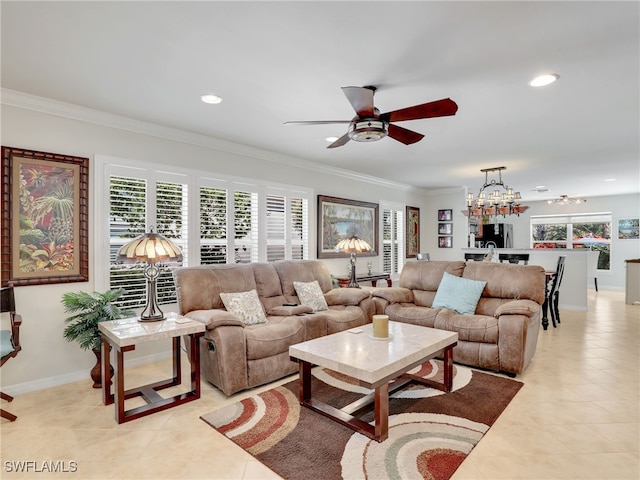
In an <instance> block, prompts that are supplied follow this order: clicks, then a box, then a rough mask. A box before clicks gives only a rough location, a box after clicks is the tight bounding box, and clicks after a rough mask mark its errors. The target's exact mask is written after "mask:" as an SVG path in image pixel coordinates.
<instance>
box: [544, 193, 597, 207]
mask: <svg viewBox="0 0 640 480" xmlns="http://www.w3.org/2000/svg"><path fill="white" fill-rule="evenodd" d="M586 201H587V199H586V198H570V197H569V195H560V198H553V199H551V200H547V203H548V204H549V205H551V204H552V203H555V204H558V205H569V204H571V203H575V204H576V205H580V204H581V203H586Z"/></svg>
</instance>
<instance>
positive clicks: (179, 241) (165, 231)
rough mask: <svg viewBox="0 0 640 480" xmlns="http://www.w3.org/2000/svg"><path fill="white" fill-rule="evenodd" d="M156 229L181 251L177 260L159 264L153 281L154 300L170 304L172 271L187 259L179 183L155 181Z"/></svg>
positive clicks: (184, 197) (183, 188)
mask: <svg viewBox="0 0 640 480" xmlns="http://www.w3.org/2000/svg"><path fill="white" fill-rule="evenodd" d="M155 212H156V222H155V223H156V231H157V232H158V233H160V234H162V235H164V236H165V237H167V238H168V239H169V240H171V241H172V242H173V243H175V244H176V245H177V246H178V247H180V249H181V250H182V257H183V260H182V262H181V263H176V262H172V263H166V264H165V263H159V264H157V266H158V267H159V269H160V275H159V277H158V281H157V295H158V303H159V304H160V305H163V304H168V303H174V302H175V301H176V300H177V299H176V287H175V283H174V281H173V270H174V269H176V268H177V267H179V266H181V265H188V261H189V250H188V248H189V237H188V232H189V228H188V227H189V223H188V219H189V215H188V213H189V191H188V186H187V185H186V184H183V183H174V182H168V181H158V182H157V184H156V205H155Z"/></svg>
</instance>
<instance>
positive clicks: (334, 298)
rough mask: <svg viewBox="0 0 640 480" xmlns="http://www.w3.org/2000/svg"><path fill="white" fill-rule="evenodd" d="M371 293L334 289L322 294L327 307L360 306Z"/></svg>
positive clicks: (358, 290) (353, 289)
mask: <svg viewBox="0 0 640 480" xmlns="http://www.w3.org/2000/svg"><path fill="white" fill-rule="evenodd" d="M370 296H371V293H370V292H369V291H368V290H362V289H360V288H334V289H333V290H329V291H328V292H327V293H325V294H324V298H325V300H326V301H327V305H329V306H331V305H360V302H362V301H363V300H365V299H367V298H369V297H370Z"/></svg>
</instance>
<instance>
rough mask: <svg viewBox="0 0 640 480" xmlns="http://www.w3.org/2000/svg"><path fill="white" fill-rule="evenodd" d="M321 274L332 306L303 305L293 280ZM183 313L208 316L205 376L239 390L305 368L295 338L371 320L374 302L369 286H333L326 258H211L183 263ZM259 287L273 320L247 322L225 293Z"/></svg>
mask: <svg viewBox="0 0 640 480" xmlns="http://www.w3.org/2000/svg"><path fill="white" fill-rule="evenodd" d="M314 280H317V281H318V283H319V285H320V288H321V290H322V292H323V293H324V298H325V300H326V302H327V304H328V310H324V311H319V312H316V313H301V311H302V310H305V309H304V308H301V307H300V306H298V307H292V306H284V305H283V304H285V303H300V302H299V300H298V297H297V295H296V291H295V289H294V286H293V282H294V281H296V282H312V281H314ZM175 281H176V287H177V295H178V305H179V310H180V314H181V315H185V316H187V317H190V318H193V319H195V320H198V321H201V322H202V323H204V324H205V325H206V326H207V331H206V333H205V335H204V337H202V339H201V344H200V346H201V353H200V365H201V370H202V376H203V377H204V378H205V379H206V380H208V381H209V382H211V383H212V384H214V385H215V386H216V387H218V388H219V389H220V390H222V391H223V392H224V393H225V394H227V395H231V394H233V393H235V392H238V391H240V390H244V389H246V388H251V387H255V386H258V385H262V384H265V383H268V382H271V381H273V380H276V379H278V378H281V377H284V376H286V375H289V374H291V373H294V372H295V371H296V370H297V364H296V363H294V362H292V361H291V360H290V358H289V346H290V345H293V344H296V343H300V342H303V341H305V340H310V339H312V338H317V337H320V336H323V335H328V334H331V333H336V332H340V331H342V330H347V329H350V328H353V327H357V326H361V325H364V324H365V323H369V322H371V317H372V315H373V311H374V306H373V300H372V299H371V297H370V293H369V291H368V290H360V289H355V288H333V287H332V281H331V274H330V273H329V270H328V268H327V267H326V265H325V264H324V263H322V262H320V261H318V260H297V261H296V260H291V261H287V260H283V261H277V262H273V263H250V264H235V265H209V266H198V267H185V268H180V269H177V270H176V272H175ZM253 289H255V290H256V291H257V293H258V298H259V300H260V303H261V304H262V307H263V308H264V310H265V312H266V318H267V323H260V324H256V325H245V324H244V323H243V322H242V321H241V320H240V319H239V318H238V317H236V316H235V315H233V314H231V313H230V312H227V311H226V309H225V307H224V304H223V302H222V299H221V298H220V293H235V292H247V291H250V290H253Z"/></svg>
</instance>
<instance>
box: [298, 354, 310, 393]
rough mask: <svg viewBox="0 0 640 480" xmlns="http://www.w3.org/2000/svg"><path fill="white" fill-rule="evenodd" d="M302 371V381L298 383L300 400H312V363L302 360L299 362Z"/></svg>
mask: <svg viewBox="0 0 640 480" xmlns="http://www.w3.org/2000/svg"><path fill="white" fill-rule="evenodd" d="M298 368H299V371H300V383H299V385H298V397H299V399H300V402H308V401H309V400H311V364H310V363H309V362H305V361H303V360H300V361H299V362H298Z"/></svg>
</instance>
